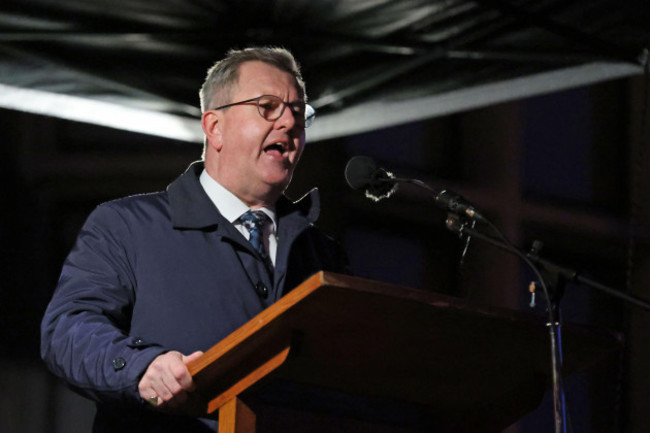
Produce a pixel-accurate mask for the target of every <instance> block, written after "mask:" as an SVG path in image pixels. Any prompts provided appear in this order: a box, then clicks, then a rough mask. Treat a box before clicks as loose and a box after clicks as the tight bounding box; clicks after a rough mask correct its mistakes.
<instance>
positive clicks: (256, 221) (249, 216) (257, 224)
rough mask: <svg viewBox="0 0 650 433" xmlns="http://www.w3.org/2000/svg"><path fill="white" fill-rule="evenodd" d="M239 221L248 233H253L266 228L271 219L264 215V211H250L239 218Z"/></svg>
mask: <svg viewBox="0 0 650 433" xmlns="http://www.w3.org/2000/svg"><path fill="white" fill-rule="evenodd" d="M239 220H240V221H241V222H242V225H243V226H244V227H246V229H247V230H248V231H251V230H254V229H261V228H262V227H264V226H265V225H266V223H267V222H269V221H270V218H269V217H268V215H267V214H266V213H264V211H261V210H249V211H247V212H246V213H244V214H243V215H242V216H241V217H239Z"/></svg>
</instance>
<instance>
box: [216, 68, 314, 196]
mask: <svg viewBox="0 0 650 433" xmlns="http://www.w3.org/2000/svg"><path fill="white" fill-rule="evenodd" d="M261 95H275V96H278V97H279V98H280V99H282V100H283V101H285V102H291V101H296V100H298V99H299V92H298V90H297V88H296V86H295V82H294V79H293V76H292V75H291V74H289V73H287V72H284V71H281V70H279V69H277V68H275V67H274V66H271V65H269V64H266V63H263V62H258V61H253V62H246V63H243V64H242V65H241V66H240V68H239V80H238V83H237V85H236V86H235V87H234V89H233V92H232V100H231V102H238V101H244V100H246V99H251V98H256V97H258V96H261ZM215 113H216V115H217V116H218V117H217V119H218V122H217V124H216V128H217V130H218V132H217V134H216V135H215V139H214V149H215V150H216V151H217V153H218V159H217V162H216V165H217V167H216V170H213V172H210V170H209V171H208V172H209V173H210V174H211V175H212V176H213V177H214V178H215V179H216V180H217V181H218V182H219V183H221V184H222V185H223V186H224V187H226V188H227V189H229V190H230V191H231V192H233V193H234V194H235V195H237V196H238V197H239V198H240V199H241V200H243V201H244V202H246V203H247V204H248V205H249V206H253V205H258V204H267V205H270V204H272V203H273V202H275V200H276V199H277V198H278V197H279V195H280V194H282V192H283V191H284V190H285V188H286V187H287V186H288V185H289V182H290V181H291V177H292V175H293V170H294V168H295V166H296V164H297V163H298V160H299V159H300V155H301V154H302V151H303V148H304V145H305V134H304V129H303V128H302V127H299V126H298V125H297V124H296V121H295V119H294V117H293V113H292V112H291V110H290V109H289V107H287V108H286V109H285V110H284V113H282V116H280V118H279V119H277V120H274V121H268V120H266V119H264V118H263V117H262V116H260V114H259V112H258V110H257V106H256V104H255V103H250V104H243V105H235V106H232V107H229V108H228V109H225V110H218V111H217V112H215ZM206 167H208V168H209V165H208V160H207V157H206Z"/></svg>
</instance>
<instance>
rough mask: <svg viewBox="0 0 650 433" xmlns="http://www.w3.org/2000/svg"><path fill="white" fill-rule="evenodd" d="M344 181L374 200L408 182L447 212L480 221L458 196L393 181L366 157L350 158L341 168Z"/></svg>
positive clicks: (422, 186)
mask: <svg viewBox="0 0 650 433" xmlns="http://www.w3.org/2000/svg"><path fill="white" fill-rule="evenodd" d="M345 180H346V181H347V182H348V185H350V188H352V189H354V190H359V189H362V190H364V191H365V194H366V197H368V198H370V199H371V200H374V201H379V200H381V199H384V198H388V197H390V196H391V195H393V194H394V193H395V191H397V184H398V183H399V182H404V183H412V184H415V185H417V186H419V187H421V188H424V189H427V190H429V191H430V192H432V193H433V200H434V202H435V204H436V205H437V206H438V207H439V208H441V209H443V210H446V211H448V212H452V213H454V214H458V215H465V216H467V217H469V218H471V219H473V220H477V221H484V220H485V219H484V218H483V216H482V215H481V214H480V213H479V212H478V211H477V210H476V209H474V206H472V204H471V203H470V202H468V201H467V200H465V199H464V198H463V197H462V196H461V195H459V194H456V193H455V192H453V191H449V190H436V189H434V188H431V187H430V186H429V185H427V184H425V183H424V182H422V181H421V180H418V179H408V178H407V179H404V178H397V177H395V176H394V175H393V174H392V173H390V172H388V171H386V170H384V169H383V168H378V167H377V165H376V164H375V161H374V160H373V159H372V158H370V157H368V156H354V157H352V158H350V160H349V161H348V163H347V164H346V166H345Z"/></svg>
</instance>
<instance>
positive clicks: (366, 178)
mask: <svg viewBox="0 0 650 433" xmlns="http://www.w3.org/2000/svg"><path fill="white" fill-rule="evenodd" d="M376 171H377V165H376V164H375V161H373V160H372V158H369V157H367V156H354V157H352V158H350V160H349V161H348V163H347V165H346V166H345V180H346V181H347V182H348V185H350V188H352V189H361V188H365V187H367V186H369V185H370V184H371V183H372V180H373V176H374V174H375V172H376Z"/></svg>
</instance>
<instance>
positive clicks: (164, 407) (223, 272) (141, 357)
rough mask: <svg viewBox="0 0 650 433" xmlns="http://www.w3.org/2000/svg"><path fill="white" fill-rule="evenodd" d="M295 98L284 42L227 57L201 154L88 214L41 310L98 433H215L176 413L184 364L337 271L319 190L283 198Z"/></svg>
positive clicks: (298, 85)
mask: <svg viewBox="0 0 650 433" xmlns="http://www.w3.org/2000/svg"><path fill="white" fill-rule="evenodd" d="M305 99H306V94H305V87H304V83H303V81H302V78H301V75H300V70H299V68H298V66H297V64H296V62H295V60H294V59H293V57H292V56H291V54H290V53H289V52H287V51H286V50H283V49H277V48H253V49H246V50H242V51H231V52H229V53H228V55H227V57H226V58H225V59H224V60H222V61H220V62H217V63H216V64H215V66H213V67H212V68H211V69H210V70H209V71H208V76H207V78H206V81H205V83H204V85H203V88H202V89H201V108H202V111H203V115H202V119H201V121H202V126H203V130H204V132H205V148H204V158H203V159H204V162H197V163H194V164H192V165H191V166H190V168H189V169H188V170H187V172H186V173H184V174H183V175H182V176H181V177H180V178H178V179H177V180H176V181H174V182H173V183H172V184H171V185H170V186H169V187H168V188H167V190H166V191H164V192H159V193H154V194H145V195H139V196H133V197H127V198H124V199H120V200H115V201H112V202H109V203H104V204H102V205H100V206H98V207H97V209H95V211H93V213H92V214H91V215H90V216H89V218H88V220H87V221H86V223H85V224H84V227H83V228H82V230H81V232H80V234H79V237H78V239H77V243H76V245H75V247H74V248H73V250H72V251H71V253H70V255H69V256H68V258H67V260H66V262H65V264H64V266H63V270H62V273H61V277H60V280H59V284H58V287H57V290H56V292H55V293H54V296H53V298H52V300H51V302H50V305H49V306H48V309H47V311H46V313H45V317H44V319H43V323H42V343H41V354H42V357H43V359H44V360H45V362H46V363H47V365H48V367H49V368H50V369H51V370H52V371H53V372H54V373H55V374H56V375H58V376H60V377H62V378H63V379H64V380H65V381H66V382H67V383H68V384H69V385H70V386H71V387H72V388H73V389H75V390H77V391H78V392H80V393H81V394H83V395H85V396H87V397H89V398H92V399H93V400H95V401H96V402H97V415H96V418H95V424H94V431H97V432H100V431H102V432H103V431H107V432H108V431H110V432H116V431H120V432H130V431H133V432H135V431H183V432H190V431H216V428H217V427H216V425H217V424H216V422H215V421H213V420H207V419H200V418H192V417H189V416H185V415H177V413H178V409H179V408H182V407H183V406H182V405H183V402H185V401H186V400H187V398H191V397H192V389H193V383H192V378H191V376H190V375H189V372H188V370H187V367H186V365H187V363H188V362H190V361H191V360H194V359H196V358H197V357H198V356H200V355H201V353H202V351H204V350H206V349H208V348H210V347H211V346H213V345H214V344H216V343H217V342H218V341H219V340H221V339H222V338H224V337H225V336H227V335H228V334H230V333H231V332H232V331H234V330H235V329H237V328H238V327H239V326H241V325H242V324H244V323H245V322H247V321H248V320H249V319H250V318H252V317H253V316H254V315H256V314H257V313H259V312H260V311H261V310H263V309H264V308H266V307H267V306H269V305H270V304H272V303H273V302H274V301H276V300H277V299H279V298H280V297H281V296H282V295H283V294H284V293H285V292H286V291H287V290H290V289H291V288H293V287H295V286H296V285H298V284H299V283H300V282H302V281H304V280H305V279H306V278H307V277H309V276H310V275H312V274H313V273H315V272H317V271H318V270H321V269H324V270H330V271H336V272H345V271H346V270H347V266H346V262H345V259H344V255H343V254H342V252H341V251H340V249H339V248H338V246H337V245H336V244H335V243H334V242H333V241H332V240H330V239H329V238H327V237H326V236H324V235H322V234H321V233H320V232H318V231H317V230H316V229H315V228H314V227H313V222H314V221H315V219H316V218H317V215H318V212H319V203H318V197H317V193H316V191H315V190H314V191H312V192H311V193H310V194H308V195H307V196H305V197H304V198H303V199H301V200H300V201H299V202H296V203H291V202H289V201H288V200H287V199H286V198H285V197H284V196H283V192H284V190H285V189H286V187H287V186H288V185H289V182H290V181H291V177H292V175H293V171H294V169H295V167H296V164H297V163H298V160H299V159H300V155H301V154H302V151H303V149H304V146H305V127H307V126H309V124H310V122H311V121H312V120H313V110H312V109H311V107H309V106H308V105H307V104H306V103H305ZM251 211H261V212H262V213H261V214H260V213H257V214H253V213H251ZM252 215H254V218H257V220H261V222H259V223H258V221H257V220H255V221H253V220H252V219H251V218H253V216H252Z"/></svg>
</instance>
